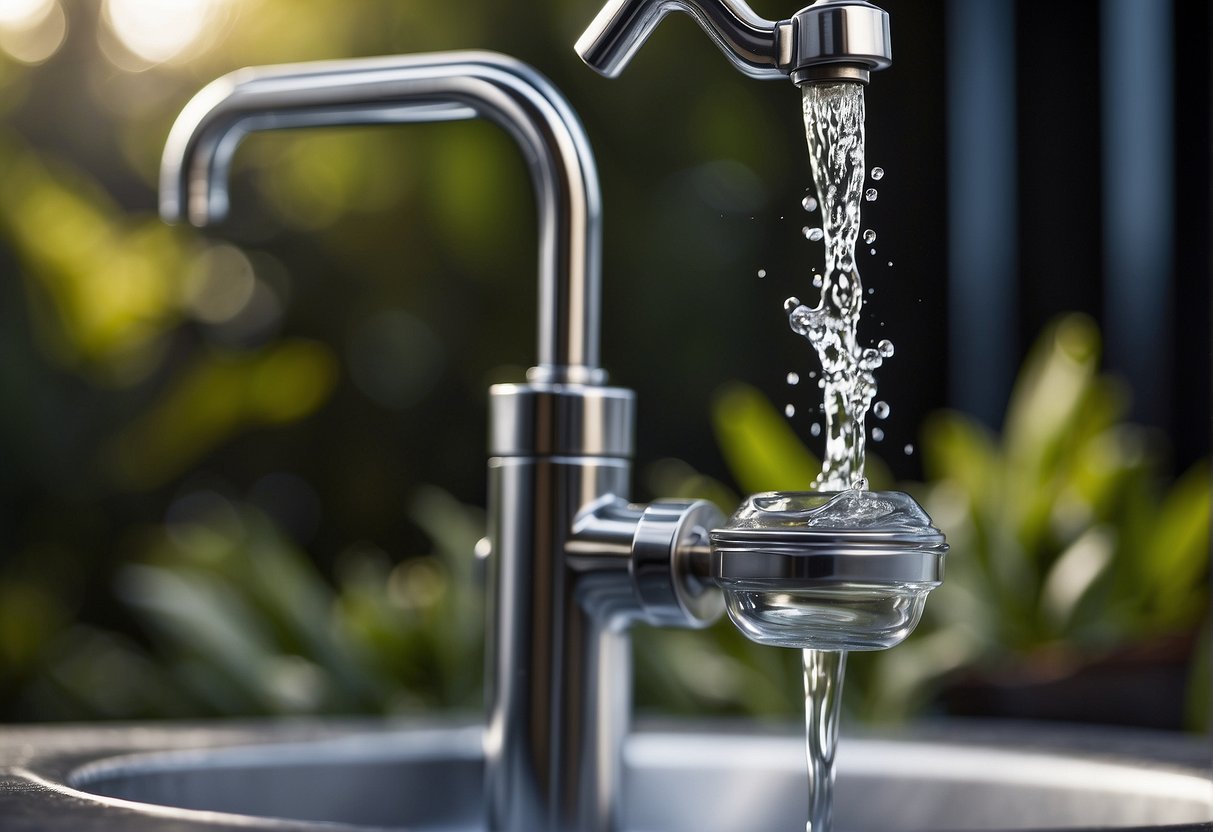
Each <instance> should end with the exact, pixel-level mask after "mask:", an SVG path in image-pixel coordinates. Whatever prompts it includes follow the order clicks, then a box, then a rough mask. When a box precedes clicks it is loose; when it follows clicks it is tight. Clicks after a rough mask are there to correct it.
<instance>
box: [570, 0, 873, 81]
mask: <svg viewBox="0 0 1213 832" xmlns="http://www.w3.org/2000/svg"><path fill="white" fill-rule="evenodd" d="M674 11H681V12H685V13H687V14H689V15H691V17H693V18H695V20H696V22H697V23H699V25H700V27H702V28H703V30H704V31H705V32H707V34H708V36H709V37H711V38H712V40H713V41H715V42H716V45H717V46H719V47H720V48H721V50H722V51H723V52H724V54H725V57H726V58H728V59H729V61H730V62H731V63H732V64H733V65H734V66H735V67H737V68H738V69H739V70H741V71H742V72H743V73H745V74H746V75H748V76H750V77H751V78H791V80H792V81H793V83H795V84H796V85H797V86H803V85H804V84H810V83H815V82H818V81H828V80H851V81H859V82H861V83H867V81H868V74H869V73H870V72H871V71H872V70H876V69H884V68H886V67H888V66H889V65H890V64H891V63H892V60H893V53H892V47H891V45H890V39H889V16H888V14H887V13H886V12H885V11H884V10H883V9H880V8H878V7H876V6H874V5H872V4H871V3H868V2H865V0H817V2H816V3H813V4H812V5H811V6H807V7H805V8H803V9H801V10H800V11H798V12H796V14H794V15H793V16H792V17H791V18H789V19H787V20H779V21H773V20H766V19H765V18H763V17H761V16H759V15H758V14H756V13H755V12H754V11H753V10H752V9H751V8H750V7H749V6H747V5H746V4H745V2H744V0H610V2H608V3H607V4H606V5H605V6H603V7H602V10H601V11H600V12H599V13H598V16H597V17H595V18H594V21H593V22H592V23H591V24H590V25H589V27H588V28H587V29H586V30H585V32H584V33H583V34H582V36H581V37H580V38H579V39H578V40H577V43H576V45H575V46H574V49H576V51H577V54H578V55H580V56H581V59H582V60H583V61H585V62H586V63H587V64H589V65H590V67H592V68H593V69H595V70H596V71H598V72H600V73H602V74H603V75H605V76H607V77H608V78H614V77H615V76H617V75H619V73H620V72H622V71H623V68H624V67H625V66H627V63H628V61H629V60H631V58H632V55H634V54H635V53H636V50H637V49H639V48H640V47H641V45H642V44H643V43H644V42H645V41H646V40H648V38H649V35H651V34H652V33H653V30H654V29H655V28H657V24H658V23H660V22H661V19H662V18H664V17H665V16H666V15H667V14H669V13H670V12H674Z"/></svg>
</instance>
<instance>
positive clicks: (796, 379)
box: [788, 373, 800, 384]
mask: <svg viewBox="0 0 1213 832" xmlns="http://www.w3.org/2000/svg"><path fill="white" fill-rule="evenodd" d="M788 384H800V374H799V373H788Z"/></svg>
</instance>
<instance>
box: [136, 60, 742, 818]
mask: <svg viewBox="0 0 1213 832" xmlns="http://www.w3.org/2000/svg"><path fill="white" fill-rule="evenodd" d="M475 117H482V118H487V119H489V120H491V121H494V122H496V123H497V124H499V125H501V126H502V127H504V128H505V129H506V131H507V132H509V133H510V135H512V136H513V137H514V139H515V141H517V143H518V145H519V147H520V149H521V150H522V152H523V155H524V156H525V158H526V159H527V160H528V162H529V165H530V169H531V174H532V179H533V182H534V185H535V189H536V192H537V194H538V199H537V202H538V207H539V214H540V217H539V358H538V362H537V363H536V365H535V366H534V367H533V368H531V370H529V371H528V373H527V377H528V380H527V382H526V383H522V384H499V385H495V386H493V387H492V389H491V390H490V425H489V456H490V458H489V463H488V468H489V533H488V537H487V538H486V540H487V541H488V549H489V552H488V554H487V557H488V560H489V575H490V592H489V595H490V599H489V603H490V605H491V608H492V609H491V611H490V614H489V616H488V622H489V623H488V650H487V652H488V659H487V672H486V675H487V680H486V684H487V688H488V691H487V693H488V704H489V715H488V727H487V731H486V775H485V776H486V790H487V811H488V825H489V828H490V829H491V830H494V832H609V830H612V829H614V828H616V825H617V818H618V815H619V793H620V788H619V778H620V769H621V744H622V740H623V737H624V735H625V733H626V732H627V726H628V719H629V716H630V705H629V703H630V698H631V677H630V671H631V655H630V645H629V640H628V627H629V625H630V624H631V623H632V622H635V621H645V622H648V623H651V624H654V625H660V626H687V627H700V626H704V625H706V624H708V623H710V622H712V621H714V620H715V619H716V618H718V617H719V616H720V614H721V612H722V610H723V607H724V604H723V599H722V595H721V593H720V591H719V590H718V589H717V588H716V586H715V584H714V583H713V581H712V580H711V579H710V578H709V577H708V573H709V571H710V565H709V558H710V554H709V546H708V532H709V530H711V529H712V528H714V527H716V526H719V525H720V524H721V522H722V521H723V517H722V515H721V514H720V512H719V511H718V510H717V509H715V508H714V507H712V506H711V505H710V504H708V503H706V502H702V501H699V502H693V501H670V502H660V503H653V504H651V505H648V506H636V505H631V504H630V503H629V502H628V501H627V495H628V493H629V489H630V479H631V465H632V462H631V460H632V456H633V455H634V450H635V443H634V436H633V422H634V410H635V396H634V394H633V393H632V391H630V390H625V389H622V388H618V387H607V386H605V381H606V375H605V373H604V372H603V371H602V369H601V368H600V367H599V366H598V335H599V310H600V305H599V292H600V288H599V283H600V278H599V262H600V255H601V248H602V246H601V216H600V214H601V211H600V205H599V191H598V177H597V171H596V169H595V167H594V159H593V156H592V154H591V152H590V146H589V142H588V141H587V140H586V137H585V133H584V132H583V130H582V128H581V124H580V122H579V121H578V119H577V117H576V115H575V114H574V113H573V110H572V109H571V108H570V107H569V105H568V103H567V102H566V101H565V99H564V98H563V97H562V96H561V95H560V93H559V92H557V90H556V89H555V88H554V87H552V85H551V84H550V83H549V82H548V81H547V80H546V79H545V78H543V77H542V76H541V75H539V73H537V72H535V71H534V70H533V69H531V68H530V67H528V66H526V65H525V64H522V63H520V62H518V61H516V60H513V59H511V58H507V57H505V56H502V55H497V54H493V53H488V52H453V53H445V54H434V55H415V56H408V57H393V58H378V59H369V60H351V61H339V62H323V63H313V64H301V65H296V66H278V67H263V68H258V69H246V70H241V71H239V72H235V73H232V74H231V75H228V76H225V77H223V78H220V79H219V80H217V81H215V82H214V83H212V84H211V85H210V86H208V87H206V88H205V89H203V90H202V91H201V92H199V93H198V94H197V96H195V98H194V99H193V100H192V101H190V103H189V104H188V105H187V106H186V107H185V109H184V110H183V111H182V113H181V115H180V116H179V118H178V120H177V122H176V124H174V126H173V128H172V131H171V133H170V135H169V138H168V142H167V145H166V147H165V151H164V157H163V160H162V166H161V179H160V210H161V214H162V215H163V217H164V218H165V219H166V220H168V221H170V222H179V221H185V220H188V221H189V222H191V223H193V224H195V225H198V226H204V225H207V224H209V223H211V222H212V221H215V220H217V219H219V218H221V217H223V216H224V214H225V213H226V210H227V207H228V196H227V184H226V182H227V174H228V169H229V162H230V160H231V158H232V155H233V153H234V152H235V150H236V147H237V145H239V143H240V141H241V140H242V139H243V138H244V137H245V136H246V135H248V134H249V133H251V132H254V131H257V130H275V129H287V128H293V127H317V126H324V125H339V124H395V123H405V122H426V121H445V120H451V119H466V118H475Z"/></svg>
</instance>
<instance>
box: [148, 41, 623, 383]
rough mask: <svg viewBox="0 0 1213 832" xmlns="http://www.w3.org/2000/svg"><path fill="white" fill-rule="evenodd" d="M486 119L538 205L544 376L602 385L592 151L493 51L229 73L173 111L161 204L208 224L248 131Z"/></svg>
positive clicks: (545, 87) (549, 92)
mask: <svg viewBox="0 0 1213 832" xmlns="http://www.w3.org/2000/svg"><path fill="white" fill-rule="evenodd" d="M476 117H481V118H486V119H488V120H490V121H494V122H496V123H497V124H499V125H501V126H502V127H503V128H505V130H506V131H507V132H508V133H509V134H510V135H511V136H512V137H513V138H514V140H515V141H516V142H517V143H518V145H519V147H520V148H521V150H522V152H523V156H524V157H525V158H526V159H527V161H528V163H529V166H530V169H531V174H532V181H533V182H534V185H535V191H536V198H537V203H538V208H539V302H538V306H539V313H538V332H539V339H538V340H539V345H538V353H539V354H538V361H537V363H536V365H535V367H534V368H533V369H532V370H531V373H530V376H531V378H532V379H533V380H535V381H541V382H571V383H589V384H600V383H603V382H604V381H605V373H604V372H603V371H602V370H601V369H600V366H599V353H598V348H599V317H600V295H601V289H600V282H601V277H600V264H601V257H602V232H601V223H602V220H601V197H600V193H599V186H598V175H597V172H596V168H595V165H594V157H593V154H592V153H591V151H590V145H589V140H588V139H587V138H586V136H585V131H584V130H583V128H582V126H581V122H580V121H579V119H578V118H577V115H576V114H575V113H574V112H573V110H572V108H571V107H570V106H569V105H568V103H567V102H566V101H565V99H564V97H563V96H562V95H561V94H560V93H559V92H558V91H557V90H556V89H555V87H553V86H552V85H551V83H549V82H548V80H547V79H546V78H544V77H543V76H542V75H540V74H539V73H538V72H536V71H535V70H534V69H532V68H531V67H529V66H527V65H526V64H523V63H521V62H520V61H517V60H514V59H512V58H508V57H506V56H504V55H498V54H494V53H491V52H447V53H439V54H431V55H410V56H403V57H388V58H364V59H358V60H349V61H325V62H318V63H312V64H298V65H291V66H274V67H260V68H257V69H245V70H240V71H238V72H234V73H231V74H230V75H227V76H224V77H223V78H220V79H219V80H217V81H215V82H214V83H212V84H211V85H210V86H208V87H206V88H205V89H204V90H202V91H201V92H200V93H198V95H196V96H195V97H194V99H193V100H192V101H190V103H189V104H188V105H187V106H186V107H185V109H184V110H183V111H182V113H181V115H180V116H179V117H178V119H177V122H176V124H174V125H173V129H172V131H171V132H170V134H169V138H168V142H167V143H166V145H165V149H164V156H163V159H162V162H161V169H160V211H161V214H162V216H163V217H164V218H165V219H166V220H168V221H170V222H179V221H183V220H188V221H189V222H191V223H193V224H195V225H199V226H201V225H207V224H209V223H211V222H214V221H217V220H220V219H222V218H223V217H224V215H225V214H226V213H227V208H228V189H227V179H228V172H229V169H230V162H231V159H232V156H233V154H234V153H235V150H236V147H237V146H238V145H239V144H240V142H241V141H242V140H243V138H244V137H245V136H246V135H248V134H249V133H252V132H255V131H259V130H280V129H287V128H295V127H320V126H332V125H349V124H402V123H408V122H430V121H449V120H453V119H468V118H476Z"/></svg>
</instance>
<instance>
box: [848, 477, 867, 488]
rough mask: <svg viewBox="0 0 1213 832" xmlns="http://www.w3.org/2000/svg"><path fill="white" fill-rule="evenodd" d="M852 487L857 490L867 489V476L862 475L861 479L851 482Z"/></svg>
mask: <svg viewBox="0 0 1213 832" xmlns="http://www.w3.org/2000/svg"><path fill="white" fill-rule="evenodd" d="M851 488H853V489H854V490H856V491H867V490H868V479H867V477H860V478H859V479H857V480H855V482H853V483H851Z"/></svg>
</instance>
